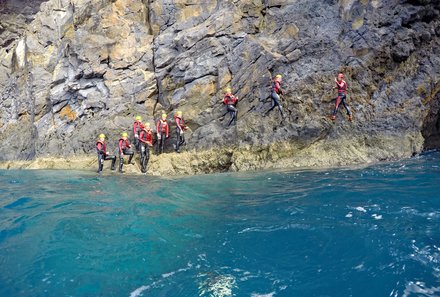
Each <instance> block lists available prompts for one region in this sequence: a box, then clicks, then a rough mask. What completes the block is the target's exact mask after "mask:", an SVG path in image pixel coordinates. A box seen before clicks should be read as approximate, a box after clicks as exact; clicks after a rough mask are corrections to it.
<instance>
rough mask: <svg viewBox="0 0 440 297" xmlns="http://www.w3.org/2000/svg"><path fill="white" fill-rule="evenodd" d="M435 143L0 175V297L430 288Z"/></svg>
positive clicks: (438, 276) (438, 254) (435, 268)
mask: <svg viewBox="0 0 440 297" xmlns="http://www.w3.org/2000/svg"><path fill="white" fill-rule="evenodd" d="M439 190H440V152H434V153H429V154H425V155H422V156H419V157H415V158H412V159H410V160H405V161H401V162H396V163H387V164H379V165H375V166H371V167H366V168H357V169H331V170H319V171H313V170H307V171H276V172H257V173H256V172H253V173H242V174H235V173H227V174H217V175H205V176H196V177H184V178H156V177H145V176H142V177H141V176H139V177H134V176H120V175H107V176H106V175H104V176H101V177H98V176H96V174H95V173H91V172H71V171H69V172H63V171H13V170H11V171H0V270H1V271H0V296H130V297H135V296H172V297H175V296H185V297H186V296H214V297H219V296H222V297H226V296H250V297H257V296H260V297H262V296H264V297H272V296H277V297H278V296H440V194H439Z"/></svg>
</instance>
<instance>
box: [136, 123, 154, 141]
mask: <svg viewBox="0 0 440 297" xmlns="http://www.w3.org/2000/svg"><path fill="white" fill-rule="evenodd" d="M139 138H140V140H141V141H142V142H150V143H153V130H151V129H148V130H147V129H146V128H145V127H144V128H143V129H142V130H141V133H140V135H139Z"/></svg>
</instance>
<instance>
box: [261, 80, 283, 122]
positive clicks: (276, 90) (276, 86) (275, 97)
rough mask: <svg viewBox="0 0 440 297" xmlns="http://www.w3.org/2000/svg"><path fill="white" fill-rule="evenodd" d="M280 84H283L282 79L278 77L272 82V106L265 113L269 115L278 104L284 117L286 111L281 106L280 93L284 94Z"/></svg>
mask: <svg viewBox="0 0 440 297" xmlns="http://www.w3.org/2000/svg"><path fill="white" fill-rule="evenodd" d="M280 84H281V81H280V80H278V79H275V80H274V81H273V83H272V93H271V94H270V97H271V98H272V107H271V108H270V109H269V110H268V111H266V113H265V115H267V114H268V113H269V112H271V111H272V110H273V109H274V108H275V107H277V106H278V109H279V111H280V114H281V116H282V117H283V118H284V111H283V107H282V106H281V103H280V95H279V94H283V91H282V89H281V85H280Z"/></svg>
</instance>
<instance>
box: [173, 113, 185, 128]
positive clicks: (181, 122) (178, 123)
mask: <svg viewBox="0 0 440 297" xmlns="http://www.w3.org/2000/svg"><path fill="white" fill-rule="evenodd" d="M174 120H175V121H176V126H177V127H178V128H180V129H181V130H185V127H186V126H185V120H184V119H183V118H181V117H179V116H177V115H175V116H174Z"/></svg>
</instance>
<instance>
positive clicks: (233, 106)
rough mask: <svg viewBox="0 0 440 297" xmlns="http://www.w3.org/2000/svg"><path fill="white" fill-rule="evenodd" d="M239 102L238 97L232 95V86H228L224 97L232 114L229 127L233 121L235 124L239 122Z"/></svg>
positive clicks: (224, 102)
mask: <svg viewBox="0 0 440 297" xmlns="http://www.w3.org/2000/svg"><path fill="white" fill-rule="evenodd" d="M237 103H238V98H237V97H235V96H234V95H232V90H231V88H227V89H226V94H225V96H224V97H223V104H225V105H226V110H227V111H228V112H229V114H230V115H231V118H230V120H229V123H228V127H229V126H231V124H232V122H234V124H235V125H236V124H237V113H238V110H237Z"/></svg>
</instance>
